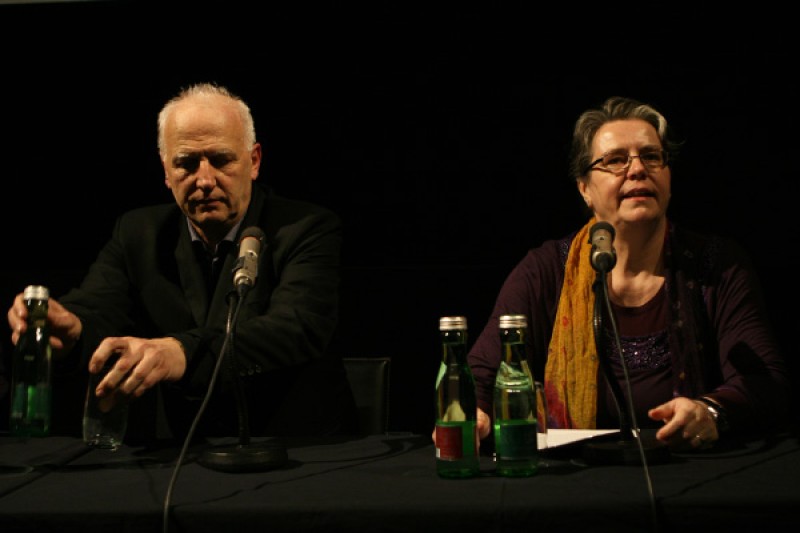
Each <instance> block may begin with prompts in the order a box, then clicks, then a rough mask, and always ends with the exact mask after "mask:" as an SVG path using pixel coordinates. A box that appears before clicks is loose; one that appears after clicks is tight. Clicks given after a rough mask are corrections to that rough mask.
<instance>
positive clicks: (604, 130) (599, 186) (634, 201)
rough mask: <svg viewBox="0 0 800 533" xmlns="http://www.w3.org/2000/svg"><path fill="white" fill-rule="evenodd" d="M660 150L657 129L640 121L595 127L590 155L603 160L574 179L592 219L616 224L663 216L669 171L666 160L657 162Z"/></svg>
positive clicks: (616, 226)
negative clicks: (616, 166) (611, 167)
mask: <svg viewBox="0 0 800 533" xmlns="http://www.w3.org/2000/svg"><path fill="white" fill-rule="evenodd" d="M661 150H663V147H662V146H661V141H660V139H659V137H658V133H657V132H656V130H655V128H654V127H653V126H651V125H650V124H649V123H647V122H645V121H644V120H640V119H632V120H615V121H613V122H608V123H606V124H604V125H603V126H602V127H600V129H599V130H597V133H596V134H595V137H594V140H593V142H592V160H593V161H594V160H598V159H600V158H603V157H605V160H604V161H600V162H598V163H596V164H595V165H594V166H593V167H592V169H591V170H590V171H589V174H588V177H587V178H586V179H583V180H578V191H579V192H580V194H581V196H583V199H584V201H585V202H586V205H588V206H589V208H590V209H591V210H592V212H593V213H594V214H595V216H596V217H597V220H604V221H606V222H609V223H610V224H611V225H613V226H614V227H615V228H618V229H619V228H620V227H624V226H626V225H628V226H629V225H631V224H634V225H636V224H639V223H643V222H655V221H658V220H659V219H661V218H665V217H666V213H667V207H668V206H669V200H670V196H671V187H670V183H671V179H672V174H671V172H670V168H669V166H668V165H663V166H662V165H659V164H658V161H659V159H660V157H661V153H662V152H661ZM640 156H641V157H640ZM628 158H630V159H629V160H628ZM626 160H627V161H628V166H627V168H623V169H621V170H618V171H616V172H615V171H611V170H608V169H607V168H604V164H605V163H609V164H613V163H622V164H623V165H622V166H624V163H625V162H626Z"/></svg>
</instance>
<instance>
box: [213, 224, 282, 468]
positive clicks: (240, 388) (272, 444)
mask: <svg viewBox="0 0 800 533" xmlns="http://www.w3.org/2000/svg"><path fill="white" fill-rule="evenodd" d="M265 249H266V236H265V235H264V232H263V231H262V230H261V229H260V228H257V227H255V226H250V227H249V228H246V229H245V230H244V231H243V232H242V236H241V237H240V238H239V257H238V258H237V259H236V266H234V268H233V285H234V288H235V289H236V291H235V292H233V291H231V292H230V293H229V295H228V296H229V300H228V302H229V306H228V321H227V326H226V335H225V342H224V343H223V345H222V349H221V350H220V356H219V358H218V360H217V366H216V367H215V368H214V378H216V374H217V372H218V371H219V368H220V363H221V362H222V361H223V359H224V360H225V361H226V362H227V365H228V371H229V376H230V378H231V380H232V381H233V386H234V389H233V390H234V393H235V395H236V412H237V415H238V417H239V442H238V443H237V444H225V445H220V446H216V447H214V448H212V449H209V450H205V451H204V452H203V453H202V455H201V456H200V458H199V459H198V462H199V463H200V464H201V465H203V466H206V467H208V468H211V469H212V470H219V471H221V472H261V471H264V470H269V469H272V468H278V467H281V466H283V465H284V464H286V462H287V461H288V460H289V459H288V455H287V453H286V444H285V443H284V442H283V441H282V440H281V439H277V438H268V439H266V440H261V441H259V442H251V440H250V418H249V414H248V412H247V399H246V395H245V390H244V384H243V383H242V379H241V377H240V376H239V374H238V371H237V366H236V362H235V358H236V353H235V349H234V345H235V343H234V330H235V327H236V319H237V317H238V316H239V309H240V306H241V303H242V301H243V300H244V297H245V296H246V293H247V291H248V290H249V289H251V288H252V287H253V285H255V283H256V278H257V277H258V254H260V253H261V252H262V251H264V250H265ZM237 297H238V298H237ZM212 386H213V382H212ZM209 390H211V387H209Z"/></svg>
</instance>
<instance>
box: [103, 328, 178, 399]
mask: <svg viewBox="0 0 800 533" xmlns="http://www.w3.org/2000/svg"><path fill="white" fill-rule="evenodd" d="M114 354H118V355H119V359H118V360H117V362H116V363H115V364H114V367H113V368H112V369H111V370H109V372H108V374H106V377H105V378H104V379H103V380H102V381H101V382H100V383H99V384H98V385H97V395H98V396H101V397H102V396H105V395H107V394H111V393H112V392H114V390H115V389H119V391H120V392H122V393H123V394H126V395H129V396H135V397H139V396H141V395H142V394H144V393H145V391H146V390H147V389H150V388H152V387H154V386H155V385H156V384H157V383H158V382H160V381H177V380H179V379H180V378H182V377H183V374H184V373H185V372H186V355H185V354H184V352H183V346H182V345H181V343H180V342H178V340H177V339H175V338H174V337H163V338H159V339H141V338H138V337H108V338H106V339H103V342H101V343H100V346H98V347H97V350H95V352H94V354H93V355H92V358H91V359H90V360H89V372H90V373H92V374H96V373H97V372H99V371H100V370H101V369H102V368H103V365H105V363H106V361H108V359H109V358H110V357H111V356H112V355H114Z"/></svg>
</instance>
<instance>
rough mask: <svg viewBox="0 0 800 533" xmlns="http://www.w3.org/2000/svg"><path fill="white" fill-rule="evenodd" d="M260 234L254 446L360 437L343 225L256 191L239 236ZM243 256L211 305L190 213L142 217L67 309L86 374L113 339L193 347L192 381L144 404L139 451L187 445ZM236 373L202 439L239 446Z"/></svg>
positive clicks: (250, 343)
mask: <svg viewBox="0 0 800 533" xmlns="http://www.w3.org/2000/svg"><path fill="white" fill-rule="evenodd" d="M251 226H257V227H259V228H261V230H262V231H263V232H264V234H265V236H266V246H265V247H264V248H263V249H262V251H261V253H260V254H259V261H258V277H257V279H256V282H255V284H254V285H253V287H252V288H251V289H250V290H249V291H248V293H247V294H246V296H245V298H244V300H243V302H242V306H241V308H240V311H239V315H238V319H237V321H236V323H235V327H234V335H233V344H232V346H233V354H234V356H235V357H234V360H235V361H236V373H238V379H240V380H241V382H242V383H243V384H244V390H245V395H246V398H247V405H248V415H249V420H250V431H251V434H252V435H253V436H260V435H266V436H284V435H285V436H297V435H299V436H305V435H329V434H340V433H351V432H354V431H355V427H354V426H353V423H354V420H355V407H354V403H353V399H352V394H351V392H350V388H349V385H348V383H347V378H346V374H345V372H344V368H343V366H342V364H341V361H340V360H339V358H338V357H333V356H331V355H329V354H327V353H326V350H327V347H328V344H329V342H330V341H331V338H332V336H333V333H334V330H335V327H336V324H337V319H338V305H339V301H338V300H339V289H340V278H341V272H340V250H341V241H342V226H341V221H340V219H339V217H338V216H337V215H336V214H334V213H333V212H332V211H330V210H328V209H325V208H322V207H320V206H316V205H313V204H310V203H306V202H300V201H296V200H289V199H286V198H283V197H280V196H278V195H276V194H274V193H271V192H270V191H268V190H266V189H263V188H262V187H260V186H259V185H258V184H257V183H256V184H254V186H253V195H252V201H251V205H250V207H249V209H248V210H247V213H246V215H245V218H244V221H243V223H242V225H241V226H240V229H239V233H240V234H241V232H242V231H243V230H244V229H246V228H248V227H251ZM236 242H237V243H238V236H237V240H236ZM237 256H238V246H233V247H232V248H231V249H230V251H229V252H228V253H227V256H226V257H225V258H224V263H223V266H222V270H221V274H220V276H219V280H218V282H217V286H216V291H215V292H214V294H213V295H211V294H207V289H206V285H205V283H206V282H205V278H204V275H203V270H202V268H201V264H200V262H199V260H198V256H197V255H196V253H195V251H194V249H193V243H192V242H191V237H190V233H189V230H188V227H187V221H186V218H185V216H184V215H183V213H182V212H181V211H180V209H179V208H178V206H177V205H176V204H174V203H173V204H163V205H158V206H151V207H143V208H138V209H134V210H132V211H129V212H127V213H125V214H123V215H122V216H120V217H119V218H118V220H117V222H116V225H115V227H114V230H113V233H112V236H111V239H110V240H109V241H108V243H107V244H106V245H105V246H104V248H103V249H102V250H101V251H100V253H99V255H98V257H97V259H96V261H95V262H94V264H93V265H92V266H91V267H90V269H89V271H88V274H87V275H86V277H85V278H84V280H83V281H82V283H81V285H80V287H79V288H76V289H73V290H71V291H70V292H68V293H67V294H66V295H65V296H64V297H63V298H61V299H59V301H60V302H61V303H62V304H63V305H64V306H65V307H67V308H68V309H69V310H71V311H72V312H74V313H75V314H77V315H78V316H79V317H80V318H81V320H82V322H83V326H84V333H83V336H82V339H81V342H80V343H79V347H80V349H79V350H75V352H79V353H80V354H81V357H80V360H79V362H76V361H77V360H76V361H73V364H77V366H75V367H74V368H76V369H77V372H79V373H80V372H85V368H86V364H87V362H88V357H89V356H90V355H91V353H92V352H93V351H94V349H95V348H96V346H97V344H98V343H99V342H100V341H101V340H102V339H103V338H105V337H107V336H122V335H133V336H138V337H147V338H153V337H163V336H173V337H176V338H177V339H178V340H180V341H181V343H183V345H184V347H185V351H186V355H187V359H188V367H187V371H186V374H185V375H184V377H183V378H182V379H181V380H180V381H178V382H164V383H162V384H161V386H160V387H156V388H154V389H152V390H151V391H148V392H147V393H146V394H145V395H144V396H143V397H142V398H139V399H137V400H135V401H134V402H133V403H132V405H131V421H130V425H129V432H128V435H129V438H128V440H129V441H135V440H136V439H137V436H141V437H144V438H150V437H153V436H157V437H173V438H178V439H183V438H184V436H185V434H186V433H187V431H188V428H189V426H190V425H191V423H192V420H193V419H194V417H195V416H196V413H197V411H198V408H199V406H200V403H201V401H202V399H203V397H204V395H205V394H206V393H207V390H208V386H209V381H210V378H211V375H212V372H213V369H214V366H215V364H216V361H217V358H218V357H219V355H220V351H221V350H222V348H223V343H224V340H225V337H226V323H227V321H228V318H229V312H230V308H231V304H230V302H231V300H230V299H229V295H230V293H231V292H232V291H234V287H233V268H234V266H235V263H236V258H237ZM234 301H235V300H234ZM228 370H230V368H229V367H227V366H226V365H225V364H223V367H222V368H221V372H220V375H219V378H218V381H217V385H216V387H215V390H214V391H213V393H212V396H211V401H210V403H209V405H208V409H207V410H206V412H205V413H204V414H203V416H202V418H201V423H200V424H199V425H198V430H197V432H196V436H198V437H202V436H225V435H227V436H235V435H237V434H238V427H239V424H238V417H237V409H236V402H235V395H234V390H233V388H232V384H231V381H230V377H231V376H230V374H229V373H228ZM137 416H138V418H134V417H137ZM154 421H156V424H153V422H154ZM165 422H166V423H165ZM139 424H141V426H140V425H139ZM170 434H171V435H170Z"/></svg>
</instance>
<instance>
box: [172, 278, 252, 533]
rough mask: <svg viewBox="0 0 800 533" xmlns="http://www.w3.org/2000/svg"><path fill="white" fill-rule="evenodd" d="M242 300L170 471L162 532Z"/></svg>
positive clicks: (233, 314)
mask: <svg viewBox="0 0 800 533" xmlns="http://www.w3.org/2000/svg"><path fill="white" fill-rule="evenodd" d="M231 296H236V293H235V292H233V293H231V294H230V295H229V297H231ZM242 300H243V298H238V299H237V301H236V306H235V308H234V310H233V312H232V313H229V314H228V324H227V332H228V334H226V335H225V341H224V342H223V343H222V348H220V351H219V353H220V355H219V357H218V358H217V363H216V365H214V371H213V372H212V374H211V381H210V382H209V384H208V390H207V391H206V395H205V396H204V397H203V402H202V403H201V404H200V408H199V409H198V410H197V414H196V415H195V417H194V420H193V421H192V425H191V427H189V432H188V433H187V434H186V438H185V439H184V441H183V446H182V447H181V452H180V454H178V459H177V462H176V463H175V469H174V470H173V471H172V478H171V479H170V480H169V485H168V486H167V493H166V495H165V496H164V509H163V515H162V528H161V530H162V532H163V533H168V531H169V507H170V501H171V500H172V491H173V488H174V487H175V482H176V481H177V480H178V472H179V471H180V468H181V465H182V464H183V460H184V458H185V456H186V451H187V450H188V448H189V443H190V442H191V440H192V436H193V435H194V432H195V431H196V430H197V425H198V424H199V422H200V419H201V418H202V416H203V413H204V412H205V410H206V407H207V406H208V402H209V400H210V398H211V393H212V392H213V391H214V385H215V384H216V382H217V377H218V376H219V370H220V368H222V360H223V359H225V354H226V353H227V349H228V341H229V339H230V331H231V330H232V324H234V323H236V318H237V317H238V316H239V308H240V307H241V304H242Z"/></svg>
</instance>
